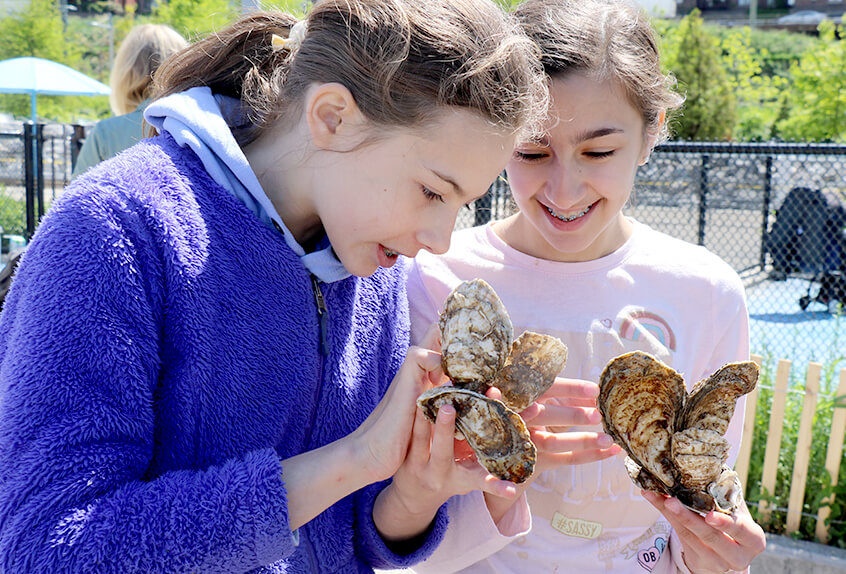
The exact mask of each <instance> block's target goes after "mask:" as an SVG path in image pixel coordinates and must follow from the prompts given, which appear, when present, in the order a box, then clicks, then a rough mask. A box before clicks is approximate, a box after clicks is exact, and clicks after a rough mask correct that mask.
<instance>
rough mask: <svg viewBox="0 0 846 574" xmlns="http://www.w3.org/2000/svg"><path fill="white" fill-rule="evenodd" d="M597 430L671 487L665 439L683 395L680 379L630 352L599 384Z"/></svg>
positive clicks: (672, 478) (613, 363) (612, 365)
mask: <svg viewBox="0 0 846 574" xmlns="http://www.w3.org/2000/svg"><path fill="white" fill-rule="evenodd" d="M599 389H600V390H599V399H598V401H597V402H598V405H599V412H600V413H601V414H602V424H603V426H604V427H605V432H607V433H608V434H609V435H611V437H612V438H613V439H614V441H615V442H616V443H617V444H619V445H620V446H621V447H623V449H624V450H625V451H626V453H627V454H628V455H629V456H630V457H631V458H632V460H633V461H634V462H635V463H636V464H637V465H638V466H640V467H643V468H645V469H646V470H648V471H649V472H650V473H651V474H652V475H653V476H654V477H655V478H656V479H658V480H660V481H661V482H662V483H664V484H665V485H666V486H667V487H672V486H674V485H675V473H674V470H673V464H672V460H671V438H672V435H673V431H674V427H675V419H676V413H677V412H678V411H679V409H680V408H681V406H682V401H683V400H684V395H685V389H684V380H683V379H682V378H681V376H680V375H679V374H678V373H676V372H675V371H673V370H672V369H670V368H669V367H667V366H666V365H664V364H663V363H661V362H660V361H657V360H656V359H654V358H653V357H652V356H650V355H648V354H646V353H642V352H640V351H635V352H634V353H627V354H625V355H621V356H619V357H617V358H615V359H613V360H612V361H611V362H609V363H608V365H607V366H606V367H605V370H604V371H603V372H602V375H601V377H600V382H599Z"/></svg>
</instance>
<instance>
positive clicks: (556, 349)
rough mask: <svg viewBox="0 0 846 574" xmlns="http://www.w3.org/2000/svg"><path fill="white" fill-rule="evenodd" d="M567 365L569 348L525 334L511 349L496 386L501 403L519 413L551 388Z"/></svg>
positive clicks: (549, 339)
mask: <svg viewBox="0 0 846 574" xmlns="http://www.w3.org/2000/svg"><path fill="white" fill-rule="evenodd" d="M566 363H567V346H566V345H565V344H564V343H562V342H561V341H560V340H559V339H556V338H555V337H550V336H549V335H541V334H538V333H533V332H531V331H524V332H523V334H522V335H520V336H519V337H517V340H516V341H514V344H513V345H512V346H511V354H510V355H509V357H508V360H507V361H506V362H505V366H503V367H502V369H501V370H500V371H499V372H498V373H497V375H496V379H494V381H493V386H494V387H497V388H498V389H499V390H500V391H502V402H503V403H505V405H506V406H507V407H508V408H510V409H513V410H515V411H518V412H519V411H522V410H525V409H526V407H528V406H529V405H530V404H532V403H533V402H535V401H536V400H537V399H538V398H540V396H541V395H543V394H544V393H545V392H546V391H547V390H548V389H549V387H551V386H552V383H554V382H555V377H556V376H557V375H558V373H560V372H561V370H562V369H564V365H565V364H566Z"/></svg>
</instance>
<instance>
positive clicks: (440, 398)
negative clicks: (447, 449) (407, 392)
mask: <svg viewBox="0 0 846 574" xmlns="http://www.w3.org/2000/svg"><path fill="white" fill-rule="evenodd" d="M417 404H418V405H419V406H420V408H421V409H423V413H424V414H425V415H426V418H428V419H429V420H430V421H432V422H435V419H436V417H437V414H438V409H439V408H440V407H441V406H442V405H445V404H450V405H452V406H453V408H454V409H455V414H456V416H455V426H456V427H457V429H458V430H460V431H461V434H463V435H464V438H465V439H467V444H469V445H470V447H471V448H472V449H473V452H475V453H476V458H477V459H478V461H479V463H480V464H481V465H482V466H483V467H485V469H486V470H487V471H488V472H490V473H491V474H492V475H494V476H496V477H497V478H500V479H502V480H509V481H511V482H514V483H518V484H519V483H521V482H525V481H526V479H528V478H529V477H530V476H531V475H532V472H533V471H534V468H535V461H536V460H537V450H536V449H535V445H534V444H532V441H531V438H530V436H529V431H528V429H527V428H526V424H525V423H524V422H523V419H521V418H520V415H518V414H517V413H515V412H514V411H512V410H510V409H509V408H508V407H506V406H505V405H504V404H502V403H501V402H499V401H497V400H494V399H489V398H488V397H486V396H484V395H481V394H479V393H476V392H474V391H470V390H467V389H460V388H456V387H452V386H443V387H435V388H433V389H429V390H428V391H426V392H424V393H423V394H421V395H420V396H419V397H418V399H417Z"/></svg>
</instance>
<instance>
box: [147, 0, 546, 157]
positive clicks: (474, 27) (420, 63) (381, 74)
mask: <svg viewBox="0 0 846 574" xmlns="http://www.w3.org/2000/svg"><path fill="white" fill-rule="evenodd" d="M296 22H297V20H296V19H295V18H294V17H293V16H290V15H288V14H284V13H281V12H258V13H252V14H249V15H246V16H243V17H242V18H241V19H239V20H238V21H236V22H235V23H234V24H232V25H230V26H229V27H227V28H226V29H224V30H222V31H220V32H218V33H216V34H213V35H212V36H210V37H208V38H206V39H204V40H202V41H200V42H198V43H196V44H195V45H193V46H192V47H191V48H190V49H188V50H186V51H184V52H182V53H181V54H179V55H178V56H177V57H175V58H173V59H172V60H170V61H169V62H168V64H167V65H166V66H164V67H163V68H162V69H161V70H160V71H159V73H158V74H157V75H156V78H155V81H156V86H157V95H160V96H165V95H168V94H173V93H176V92H181V91H183V90H186V89H188V88H191V87H195V86H208V87H209V88H211V90H212V92H214V93H217V94H223V95H228V96H232V97H235V98H239V99H241V101H242V102H243V103H244V105H245V107H246V111H247V114H248V118H249V119H250V121H251V122H252V124H253V126H254V127H253V128H252V129H251V130H250V131H249V132H247V133H236V138H238V139H239V143H240V144H241V145H244V144H246V143H249V142H250V141H252V140H253V139H255V138H256V137H258V135H259V133H260V132H261V131H262V130H265V129H267V128H269V127H270V126H271V125H273V123H274V122H276V121H277V120H278V119H280V118H283V119H290V117H291V114H292V113H293V112H294V111H296V110H298V109H299V105H300V103H301V101H302V97H303V95H304V93H305V91H306V89H307V88H308V86H309V85H310V84H312V83H329V82H338V83H341V84H343V85H344V86H346V87H347V88H348V89H349V90H350V92H351V93H352V95H353V97H354V98H355V100H356V103H357V104H358V106H359V108H360V109H361V111H362V113H363V114H364V115H365V116H366V117H367V118H368V119H369V120H371V121H372V122H374V123H375V124H376V125H381V126H409V127H410V126H417V125H420V124H421V123H423V122H425V121H427V120H429V119H431V118H433V117H434V116H435V114H436V113H438V112H439V108H440V107H441V106H460V107H465V108H469V109H472V110H474V111H476V112H478V113H479V114H480V115H481V116H482V117H484V118H486V119H488V120H490V121H491V122H492V123H493V124H495V125H496V126H498V127H500V128H504V129H506V130H513V131H517V130H519V129H521V128H524V127H526V126H527V125H529V124H530V123H532V122H535V121H537V120H539V119H540V118H541V117H542V116H543V113H544V112H545V106H544V105H545V103H546V89H545V86H544V76H543V73H542V69H541V67H540V63H539V59H538V54H537V47H536V46H534V44H533V43H532V42H531V41H530V40H529V39H528V38H526V37H525V35H524V34H522V32H520V30H519V27H518V26H517V25H516V23H515V22H514V21H513V20H512V19H511V18H510V17H509V16H508V15H506V14H505V13H503V12H502V11H501V10H500V9H499V8H498V7H497V6H496V5H495V4H493V3H492V2H491V1H490V0H319V1H318V2H316V3H315V4H314V6H313V7H312V9H311V11H310V12H309V14H308V16H307V18H306V20H305V22H306V25H307V28H306V33H305V36H304V39H303V41H302V42H301V43H300V44H299V45H297V46H296V47H294V48H292V49H288V48H287V47H286V48H283V49H275V50H274V48H273V45H272V44H273V41H272V37H273V35H274V34H275V35H278V36H281V37H286V36H288V35H289V33H290V30H291V28H292V27H293V25H294V24H295V23H296ZM286 116H287V117H286Z"/></svg>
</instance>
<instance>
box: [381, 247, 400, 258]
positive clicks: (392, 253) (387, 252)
mask: <svg viewBox="0 0 846 574" xmlns="http://www.w3.org/2000/svg"><path fill="white" fill-rule="evenodd" d="M382 251H383V252H384V253H385V257H391V258H393V257H396V256H397V255H399V252H397V251H391V250H390V249H388V248H387V247H385V248H384V249H382Z"/></svg>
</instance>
